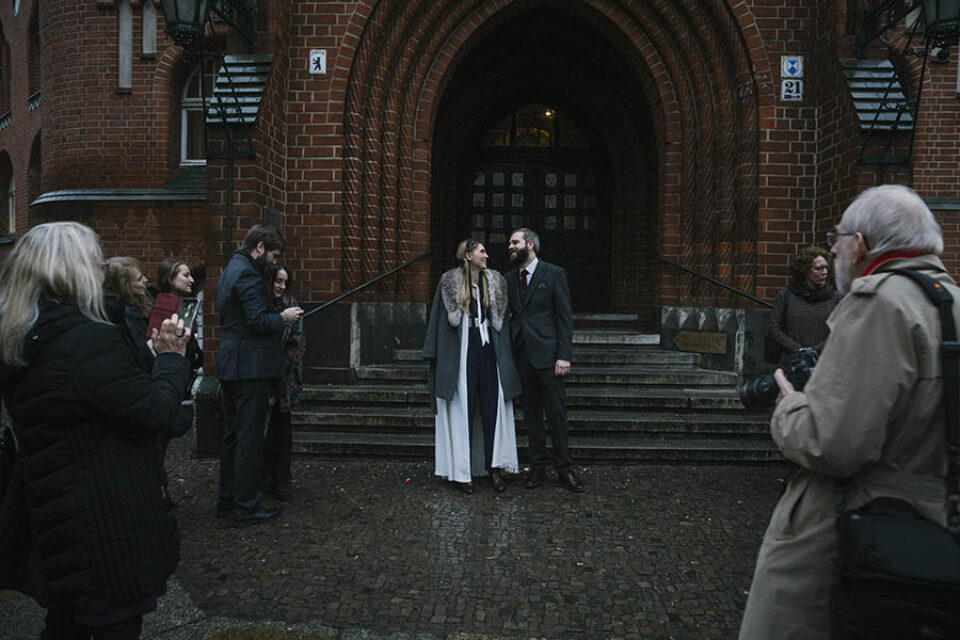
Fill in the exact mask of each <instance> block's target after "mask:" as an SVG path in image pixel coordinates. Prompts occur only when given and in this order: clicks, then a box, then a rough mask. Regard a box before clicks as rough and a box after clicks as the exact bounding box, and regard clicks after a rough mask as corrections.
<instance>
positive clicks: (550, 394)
mask: <svg viewBox="0 0 960 640" xmlns="http://www.w3.org/2000/svg"><path fill="white" fill-rule="evenodd" d="M516 360H517V362H516V364H517V372H518V373H519V374H520V383H521V384H522V385H523V395H522V396H521V402H522V404H523V425H524V427H525V428H526V430H527V441H528V444H529V447H530V463H531V464H532V465H533V466H534V467H536V468H543V467H546V466H547V464H548V462H549V460H548V458H547V441H546V430H545V428H544V424H543V417H544V415H546V418H547V424H549V425H550V440H551V442H552V443H553V466H554V468H555V469H556V470H557V473H566V472H567V471H569V470H570V453H569V451H568V450H567V395H566V387H565V385H564V383H563V378H561V377H560V376H557V375H555V374H554V372H553V367H550V368H549V369H536V368H534V366H533V365H532V364H530V357H529V356H528V355H527V348H526V346H525V345H523V346H521V347H520V348H519V349H518V350H517V359H516Z"/></svg>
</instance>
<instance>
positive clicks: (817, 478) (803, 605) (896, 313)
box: [740, 256, 960, 640]
mask: <svg viewBox="0 0 960 640" xmlns="http://www.w3.org/2000/svg"><path fill="white" fill-rule="evenodd" d="M895 268H907V269H916V270H918V271H922V272H924V273H926V274H927V275H929V276H932V277H934V278H936V279H937V280H938V281H939V282H940V283H942V284H943V285H944V286H945V287H946V288H947V289H948V290H949V291H950V293H951V294H953V297H954V300H960V289H957V287H956V285H955V284H954V282H953V280H952V279H951V278H950V276H948V275H947V273H946V270H945V269H944V267H943V263H941V262H940V260H939V259H938V258H936V257H934V256H919V257H916V258H907V259H892V260H889V261H887V262H884V263H882V264H881V265H880V266H879V267H877V269H876V270H875V271H874V272H873V273H872V274H870V275H867V276H862V277H860V278H857V279H855V280H854V281H853V284H852V285H851V287H850V293H849V294H848V295H847V296H846V297H844V299H843V300H841V301H840V304H838V305H837V307H836V309H834V312H833V315H831V316H830V319H829V321H828V322H827V324H828V325H829V328H830V337H829V338H827V344H826V346H825V347H824V349H823V356H822V357H821V358H820V361H819V362H818V363H817V366H816V368H815V369H814V372H813V375H812V376H811V377H810V381H809V382H808V383H807V385H806V387H805V388H804V390H803V392H794V393H790V394H788V395H786V396H785V397H784V398H783V400H781V401H780V403H779V404H778V405H777V408H776V409H775V410H774V413H773V418H772V420H771V422H770V431H771V435H772V436H773V439H774V441H775V442H776V443H777V446H779V447H780V450H781V451H783V455H784V456H785V457H786V458H787V459H788V460H790V461H792V462H794V463H796V464H798V465H800V467H801V469H800V471H799V472H798V473H797V475H796V476H795V477H794V478H793V479H792V480H791V481H790V483H789V485H788V486H787V488H786V491H785V492H784V494H783V497H781V498H780V502H779V503H778V504H777V507H776V509H775V510H774V512H773V516H772V517H771V518H770V525H769V527H768V528H767V532H766V535H765V536H764V539H763V544H762V546H761V547H760V554H759V556H758V558H757V568H756V572H755V573H754V577H753V585H752V586H751V587H750V597H749V598H748V600H747V607H746V611H745V612H744V616H743V623H742V626H741V628H740V639H741V640H768V639H770V638H777V639H778V640H780V639H781V638H782V639H784V640H821V639H822V640H827V639H828V638H829V637H830V630H829V617H828V603H829V597H830V587H831V585H832V584H833V558H834V556H835V555H836V550H837V536H836V531H835V529H834V518H835V505H836V500H837V493H836V487H835V482H836V480H837V479H838V478H849V479H850V480H849V483H850V484H849V487H848V489H847V492H846V506H847V508H850V509H855V508H857V507H859V506H862V505H863V504H865V503H867V502H869V501H870V500H871V499H873V498H875V497H878V496H892V497H894V498H900V499H902V500H906V501H908V502H909V503H911V504H912V505H913V506H914V507H916V508H917V509H918V510H919V511H920V512H921V513H922V514H924V516H926V517H927V518H929V519H931V520H934V521H935V522H938V523H940V524H943V523H944V522H945V520H946V508H945V505H946V502H945V500H946V496H945V483H944V474H945V473H946V466H947V449H946V428H945V425H944V413H943V378H942V373H941V368H940V366H941V365H940V362H941V358H940V348H939V345H940V320H939V316H938V313H937V309H936V307H935V306H934V305H933V304H932V303H931V302H930V301H929V300H928V299H927V297H926V296H925V295H924V294H923V292H922V291H921V289H920V287H918V286H917V285H916V284H915V283H913V282H912V281H910V280H909V279H907V278H906V277H904V276H898V275H893V274H891V273H889V271H890V270H891V269H895ZM954 318H955V319H956V321H957V323H958V324H960V304H956V303H955V304H954Z"/></svg>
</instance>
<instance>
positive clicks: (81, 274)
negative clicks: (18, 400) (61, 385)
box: [0, 222, 109, 366]
mask: <svg viewBox="0 0 960 640" xmlns="http://www.w3.org/2000/svg"><path fill="white" fill-rule="evenodd" d="M102 262H103V255H102V253H101V251H100V244H99V242H98V241H97V234H95V233H94V232H93V230H92V229H90V228H89V227H86V226H84V225H82V224H80V223H77V222H50V223H47V224H41V225H38V226H36V227H33V228H32V229H30V230H29V231H28V232H27V233H25V234H24V236H23V237H22V238H20V240H19V241H18V242H17V244H16V246H15V247H14V249H13V251H11V252H10V255H9V256H7V260H6V261H5V262H4V263H3V267H2V268H0V360H2V361H3V362H4V363H6V364H8V365H11V366H23V365H26V364H27V362H26V360H25V359H24V355H23V345H24V341H25V339H26V337H27V334H28V333H29V332H30V329H31V328H32V327H33V325H35V324H36V322H37V318H39V316H40V303H41V302H42V301H46V300H56V301H59V302H63V303H71V304H75V305H77V307H78V308H79V309H80V313H82V314H83V315H84V316H86V317H87V318H90V319H91V320H93V321H94V322H109V321H108V320H107V316H106V313H105V312H104V310H103V288H102V286H101V280H102V279H103V271H102V270H101V263H102Z"/></svg>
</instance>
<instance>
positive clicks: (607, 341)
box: [573, 329, 660, 346]
mask: <svg viewBox="0 0 960 640" xmlns="http://www.w3.org/2000/svg"><path fill="white" fill-rule="evenodd" d="M573 344H593V345H627V344H629V345H636V346H642V345H647V346H649V345H658V344H660V335H659V334H655V333H653V334H649V333H638V332H634V331H621V330H604V329H590V330H584V331H574V332H573Z"/></svg>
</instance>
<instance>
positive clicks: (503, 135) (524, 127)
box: [480, 102, 590, 149]
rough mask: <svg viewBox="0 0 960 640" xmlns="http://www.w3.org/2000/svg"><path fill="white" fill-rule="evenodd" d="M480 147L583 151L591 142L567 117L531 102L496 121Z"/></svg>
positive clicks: (545, 105) (542, 104)
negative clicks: (558, 148) (559, 148)
mask: <svg viewBox="0 0 960 640" xmlns="http://www.w3.org/2000/svg"><path fill="white" fill-rule="evenodd" d="M480 146H482V147H528V148H529V147H540V148H557V147H561V148H572V149H585V148H589V147H590V141H589V140H587V137H586V136H585V135H584V134H583V132H582V131H581V130H580V128H579V127H578V126H577V125H576V124H575V123H574V122H573V120H571V119H570V118H569V117H568V116H567V115H566V114H564V113H562V112H559V111H557V110H556V109H555V108H553V107H551V106H550V105H547V104H544V103H541V102H534V103H531V104H528V105H525V106H523V107H520V108H519V109H517V110H515V111H512V112H510V113H507V114H505V115H503V116H501V117H500V118H497V120H496V121H495V122H494V123H493V125H491V126H490V127H489V128H488V129H487V130H486V131H485V132H484V134H483V136H482V137H481V138H480Z"/></svg>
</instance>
